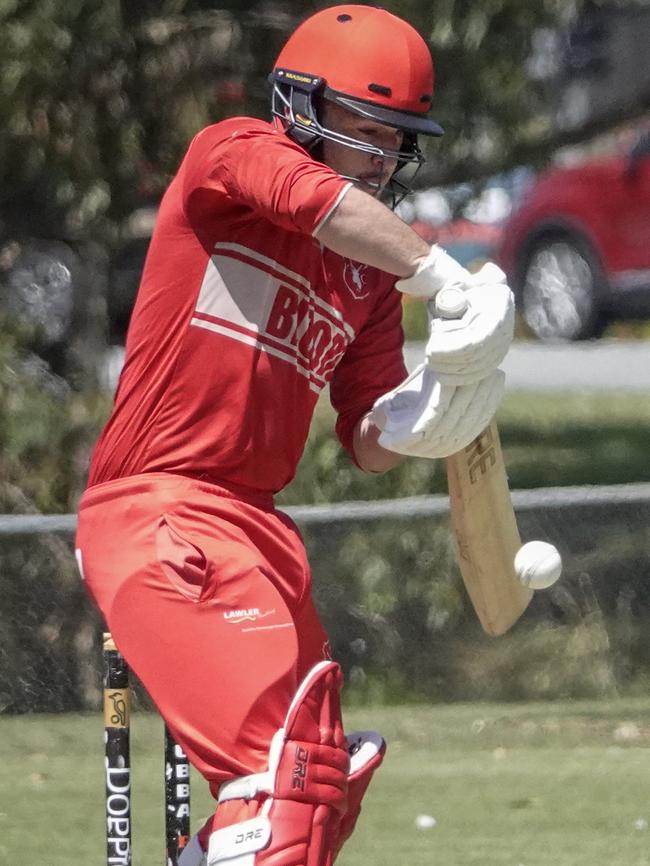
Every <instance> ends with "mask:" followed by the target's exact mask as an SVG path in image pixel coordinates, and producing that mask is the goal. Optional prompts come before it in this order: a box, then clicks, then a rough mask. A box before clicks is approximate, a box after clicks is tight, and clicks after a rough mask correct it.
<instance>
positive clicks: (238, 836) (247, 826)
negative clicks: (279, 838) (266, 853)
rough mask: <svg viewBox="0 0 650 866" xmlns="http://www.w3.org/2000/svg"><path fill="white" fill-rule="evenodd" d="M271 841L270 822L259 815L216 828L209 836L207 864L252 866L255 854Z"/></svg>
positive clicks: (215, 865) (212, 865)
mask: <svg viewBox="0 0 650 866" xmlns="http://www.w3.org/2000/svg"><path fill="white" fill-rule="evenodd" d="M270 841H271V822H270V821H269V819H268V818H265V817H262V816H259V817H257V818H251V819H249V820H248V821H240V822H239V823H238V824H231V825H230V826H229V827H224V828H223V829H221V830H216V831H215V832H214V833H212V835H211V836H210V844H209V846H208V866H217V864H218V863H226V864H227V866H253V864H254V863H255V855H256V854H257V852H258V851H262V850H263V849H264V848H266V846H267V845H268V844H269V842H270Z"/></svg>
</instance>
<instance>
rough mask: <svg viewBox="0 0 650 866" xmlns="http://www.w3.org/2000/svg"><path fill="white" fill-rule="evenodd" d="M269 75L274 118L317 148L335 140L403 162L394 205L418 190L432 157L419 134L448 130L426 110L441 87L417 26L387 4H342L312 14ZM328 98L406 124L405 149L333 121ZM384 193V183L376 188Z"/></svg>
mask: <svg viewBox="0 0 650 866" xmlns="http://www.w3.org/2000/svg"><path fill="white" fill-rule="evenodd" d="M308 69H314V70H318V71H317V72H314V73H313V74H312V73H309V72H307V71H306V70H308ZM269 80H270V82H271V83H272V85H273V96H272V103H271V111H272V114H273V117H274V119H275V120H276V122H277V123H278V124H279V125H280V126H281V127H282V128H283V129H284V130H285V132H286V134H287V135H288V136H289V137H290V138H292V139H293V140H294V141H296V142H297V143H298V144H300V145H301V146H302V147H304V148H305V149H306V150H308V151H310V152H311V153H312V154H314V155H315V150H316V148H317V146H318V145H319V144H320V142H322V141H323V140H324V139H327V140H329V141H334V142H336V143H337V144H340V145H343V146H344V147H350V148H352V149H355V150H360V151H362V152H364V153H369V154H374V155H376V156H379V157H381V158H383V159H391V160H396V162H397V165H396V168H395V171H394V172H393V175H392V177H391V179H390V181H389V183H388V185H387V187H386V190H385V192H386V193H387V194H388V198H389V201H388V202H387V203H388V204H390V205H391V206H393V207H394V206H395V205H396V204H398V203H399V201H401V200H402V199H403V198H404V196H405V195H407V194H408V193H409V192H410V191H411V189H412V185H413V181H414V178H415V176H416V175H417V172H418V171H419V169H420V167H421V166H422V164H423V162H424V157H423V155H422V152H421V150H420V148H419V147H418V141H417V136H418V134H423V135H430V136H439V135H442V132H443V131H442V129H441V127H440V126H439V125H438V124H437V123H435V121H433V120H431V119H430V118H429V117H428V116H427V114H426V111H427V109H428V108H429V106H430V104H431V99H432V95H431V94H432V92H433V64H432V62H431V56H430V54H429V50H428V48H427V46H426V44H425V43H424V41H423V40H422V38H421V37H420V36H419V34H418V33H417V32H416V31H415V30H414V29H413V28H412V27H411V26H410V25H409V24H407V23H406V22H405V21H402V20H401V19H400V18H397V17H396V16H394V15H391V14H390V13H388V12H386V11H385V10H383V9H377V8H375V7H371V6H336V7H332V8H329V9H324V10H322V11H321V12H318V13H316V14H315V15H313V16H311V18H308V19H307V20H306V21H305V22H304V23H303V24H301V25H300V26H299V27H298V29H297V30H296V31H295V32H294V34H293V35H292V36H291V37H290V38H289V40H288V41H287V43H286V45H285V46H284V48H283V49H282V51H281V53H280V56H279V57H278V60H277V62H276V65H275V68H274V70H273V72H272V73H271V75H270V76H269ZM324 100H327V101H329V102H332V103H334V104H335V105H338V106H340V107H341V108H344V109H346V110H347V111H350V112H351V113H353V114H356V115H359V116H360V117H365V118H368V119H369V120H372V121H374V122H376V123H381V124H384V125H385V126H389V127H392V128H395V129H398V130H401V131H402V132H403V140H402V146H401V148H400V150H399V151H393V150H387V149H383V148H379V147H377V146H376V145H373V144H370V143H368V142H365V141H362V140H360V139H356V138H352V137H350V136H347V135H344V134H342V133H340V132H338V131H337V130H335V129H330V128H328V127H326V126H325V125H324V124H323V122H322V117H321V116H319V115H322V105H323V101H324ZM405 175H406V177H405ZM349 180H352V181H357V180H358V179H357V178H349ZM364 183H366V182H365V181H364ZM366 185H368V184H367V183H366ZM371 186H372V185H371ZM382 192H383V191H382V189H381V188H380V186H379V185H377V189H376V193H375V194H376V195H377V196H379V195H381V194H382Z"/></svg>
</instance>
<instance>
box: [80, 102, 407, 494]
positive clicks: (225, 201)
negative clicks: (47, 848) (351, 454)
mask: <svg viewBox="0 0 650 866" xmlns="http://www.w3.org/2000/svg"><path fill="white" fill-rule="evenodd" d="M347 188H348V186H347V184H346V182H345V181H343V180H342V179H341V177H339V175H337V174H336V173H335V172H333V171H332V170H331V169H329V168H328V167H327V166H325V165H323V164H321V163H318V162H316V161H314V160H313V159H312V158H311V157H310V156H309V155H308V154H307V153H306V152H305V151H304V150H303V149H302V148H301V147H299V146H298V145H297V144H295V143H293V142H292V141H291V140H290V139H288V138H287V137H286V135H284V134H283V133H282V132H280V131H278V130H276V129H275V128H274V127H273V126H272V125H270V124H268V123H265V122H263V121H259V120H253V119H250V118H232V119H230V120H226V121H223V122H222V123H218V124H215V125H213V126H209V127H207V128H206V129H204V130H203V131H202V132H200V133H199V134H198V135H197V136H196V137H195V138H194V140H193V141H192V143H191V145H190V147H189V149H188V151H187V154H186V156H185V158H184V160H183V162H182V164H181V166H180V169H179V171H178V174H177V175H176V177H175V178H174V180H173V181H172V183H171V185H170V186H169V189H168V190H167V192H166V194H165V196H164V198H163V200H162V203H161V207H160V211H159V213H158V218H157V222H156V228H155V231H154V234H153V237H152V240H151V245H150V248H149V252H148V255H147V260H146V263H145V268H144V273H143V277H142V282H141V285H140V289H139V292H138V297H137V300H136V304H135V307H134V310H133V315H132V319H131V324H130V327H129V333H128V337H127V345H126V358H125V364H124V368H123V371H122V374H121V377H120V381H119V385H118V389H117V393H116V396H115V404H114V407H113V411H112V414H111V417H110V418H109V420H108V423H107V424H106V427H105V428H104V430H103V432H102V434H101V437H100V439H99V441H98V443H97V446H96V448H95V451H94V454H93V459H92V465H91V472H90V479H89V486H93V485H96V484H98V483H100V482H105V481H110V480H112V479H117V478H123V477H125V476H130V475H136V474H140V473H146V472H161V471H162V472H171V473H176V474H180V475H187V476H191V477H199V478H204V479H206V480H208V481H212V482H214V483H217V484H223V485H225V486H228V485H231V486H233V487H235V488H237V489H241V490H243V491H245V490H250V491H258V492H264V493H274V492H277V491H278V490H280V489H281V488H282V487H284V486H285V485H286V484H287V483H288V482H289V481H290V480H291V479H292V478H293V476H294V474H295V471H296V467H297V464H298V461H299V459H300V456H301V454H302V451H303V449H304V445H305V441H306V439H307V435H308V432H309V425H310V421H311V417H312V414H313V410H314V407H315V405H316V402H317V399H318V395H319V394H320V392H321V391H322V390H323V388H324V387H325V386H326V384H328V383H329V385H330V399H331V401H332V405H333V406H334V408H335V410H336V411H337V413H338V421H337V433H338V435H339V438H340V439H341V441H342V443H343V445H344V446H345V447H346V448H347V449H348V450H351V443H352V433H353V428H354V425H355V424H356V422H357V421H358V419H359V418H360V417H361V416H362V414H363V413H365V412H366V411H368V409H369V408H370V407H371V406H372V404H373V402H374V401H375V399H376V398H377V397H378V396H379V395H380V394H382V393H384V392H385V391H387V390H389V389H391V388H393V387H395V385H397V384H398V383H399V382H400V381H401V380H402V379H403V378H404V377H405V375H406V370H405V368H404V362H403V358H402V340H403V337H402V330H401V304H400V295H399V292H397V290H396V289H395V288H394V282H395V277H393V276H391V275H389V274H386V273H383V272H381V271H378V270H376V269H374V268H371V267H367V266H365V265H361V264H358V263H357V262H353V261H350V260H349V259H344V258H342V257H341V256H338V255H337V254H335V253H333V252H331V251H330V250H326V249H324V248H323V247H322V245H321V244H320V243H319V242H318V240H317V239H316V238H315V237H314V232H315V231H317V229H318V226H319V225H320V224H321V223H322V221H323V220H324V219H325V218H326V217H327V215H328V214H329V213H330V212H331V210H332V208H333V207H334V206H335V205H336V203H337V202H338V201H339V200H340V197H341V196H342V195H344V194H345V192H346V190H347Z"/></svg>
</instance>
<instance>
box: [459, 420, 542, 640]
mask: <svg viewBox="0 0 650 866" xmlns="http://www.w3.org/2000/svg"><path fill="white" fill-rule="evenodd" d="M447 483H448V487H449V500H450V509H451V523H452V527H453V532H454V537H455V542H456V554H457V559H458V566H459V568H460V572H461V575H462V578H463V582H464V584H465V588H466V589H467V593H468V595H469V597H470V600H471V602H472V605H473V606H474V610H475V611H476V614H477V616H478V618H479V621H480V623H481V626H482V627H483V630H484V631H485V632H487V633H488V634H490V635H494V636H498V635H502V634H504V632H506V631H508V629H509V628H510V627H511V626H512V625H514V624H515V622H517V620H518V619H519V617H520V616H521V615H522V613H523V612H524V611H525V610H526V608H527V606H528V603H529V602H530V600H531V598H532V597H533V591H532V590H531V589H528V588H526V587H525V586H523V585H522V583H521V581H520V580H519V577H518V576H517V573H516V571H515V565H514V561H515V556H516V554H517V552H518V550H519V548H520V547H521V538H520V536H519V530H518V528H517V521H516V518H515V512H514V509H513V507H512V500H511V498H510V490H509V487H508V477H507V475H506V468H505V463H504V460H503V454H502V451H501V443H500V440H499V431H498V429H497V425H496V422H495V421H494V420H493V421H492V422H491V423H490V424H489V425H488V426H487V427H486V428H485V430H484V431H483V432H482V433H481V434H480V435H479V436H477V437H476V439H474V440H473V441H472V442H471V443H470V444H469V445H468V446H467V447H466V448H464V449H463V450H462V451H459V452H458V453H457V454H453V455H452V456H451V457H448V458H447Z"/></svg>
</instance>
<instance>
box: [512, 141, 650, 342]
mask: <svg viewBox="0 0 650 866" xmlns="http://www.w3.org/2000/svg"><path fill="white" fill-rule="evenodd" d="M496 258H497V261H498V262H499V264H500V265H501V267H502V268H503V269H504V270H505V271H506V273H507V274H508V277H509V280H510V284H511V286H512V288H513V290H514V292H515V296H516V298H517V303H518V306H519V309H520V311H521V313H522V314H523V317H524V319H525V321H526V323H527V324H528V326H529V327H530V329H531V330H532V332H533V333H534V334H535V335H536V336H537V337H539V338H540V339H542V340H548V341H553V340H584V339H588V338H590V337H597V336H599V335H600V334H601V333H602V331H603V329H604V327H605V326H606V325H607V323H608V322H610V321H611V320H612V319H631V318H644V317H648V316H650V134H646V135H644V136H642V137H641V138H640V140H639V141H638V143H637V145H636V146H635V147H634V148H633V149H632V151H631V152H630V153H629V154H628V155H627V156H626V157H610V158H608V159H604V160H598V161H595V160H594V161H589V162H585V163H583V164H582V165H580V166H576V167H572V168H554V169H551V170H549V171H547V172H546V173H544V174H542V175H540V176H539V177H538V178H537V180H536V181H535V183H534V184H533V185H532V186H531V188H530V189H529V191H528V192H527V194H526V195H525V196H524V197H523V199H522V201H521V204H520V206H519V207H518V208H517V209H516V210H515V211H514V212H513V213H512V215H511V216H510V217H509V219H508V221H507V223H506V225H505V226H504V232H503V237H502V241H501V245H500V247H499V250H498V251H497V256H496Z"/></svg>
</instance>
